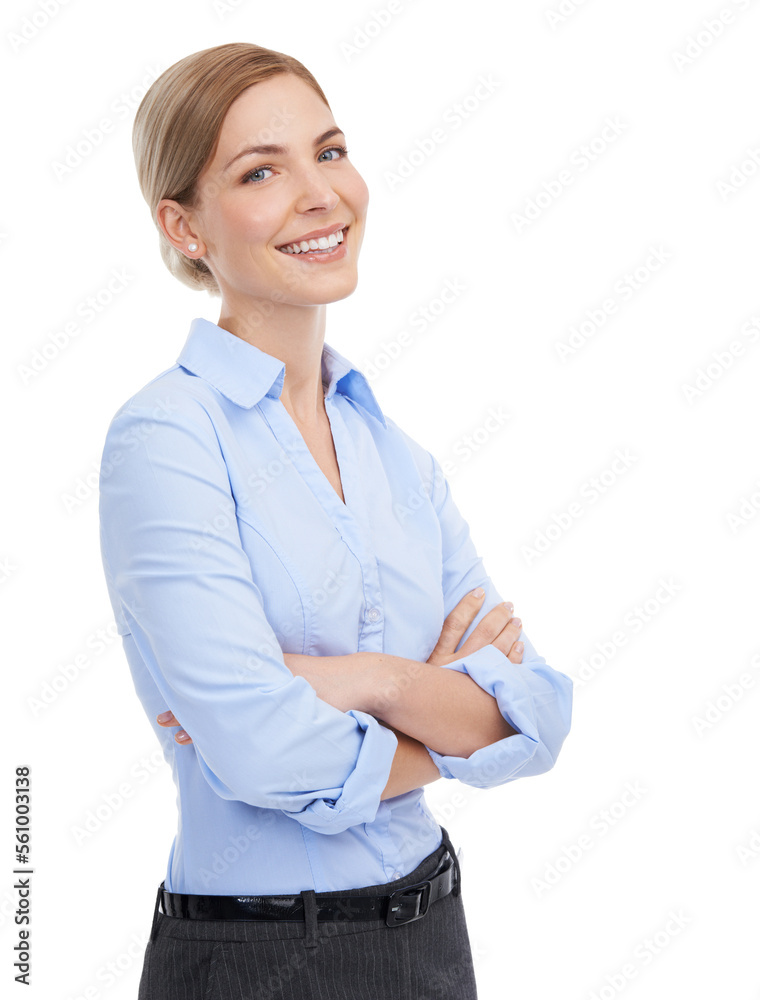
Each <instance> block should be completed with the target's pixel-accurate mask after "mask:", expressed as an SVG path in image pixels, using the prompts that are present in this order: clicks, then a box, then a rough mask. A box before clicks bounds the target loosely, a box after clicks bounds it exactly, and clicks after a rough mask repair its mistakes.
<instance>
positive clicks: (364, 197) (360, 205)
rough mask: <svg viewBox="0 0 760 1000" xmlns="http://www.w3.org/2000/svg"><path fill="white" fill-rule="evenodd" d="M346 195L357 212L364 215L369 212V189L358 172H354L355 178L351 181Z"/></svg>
mask: <svg viewBox="0 0 760 1000" xmlns="http://www.w3.org/2000/svg"><path fill="white" fill-rule="evenodd" d="M346 194H347V197H348V200H349V202H350V204H351V205H352V207H353V208H354V210H355V211H356V212H358V213H362V214H363V213H364V212H366V211H367V205H368V204H369V188H368V187H367V185H366V184H365V183H364V178H363V177H362V175H361V174H360V173H359V171H358V170H354V173H353V176H352V177H351V179H350V181H349V184H348V187H347V191H346Z"/></svg>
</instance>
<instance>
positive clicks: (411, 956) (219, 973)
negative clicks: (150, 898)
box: [138, 830, 477, 1000]
mask: <svg viewBox="0 0 760 1000" xmlns="http://www.w3.org/2000/svg"><path fill="white" fill-rule="evenodd" d="M442 833H443V842H442V843H441V846H440V847H438V848H437V849H436V850H435V851H433V853H432V854H429V855H428V856H427V857H426V858H424V859H423V861H421V862H420V864H419V865H418V867H417V868H415V870H414V871H413V872H410V873H409V874H408V875H406V876H404V878H400V879H396V880H395V881H393V882H387V883H385V884H384V885H382V886H371V887H367V888H363V889H351V890H345V891H344V892H343V893H342V895H346V896H355V895H358V896H362V895H372V894H373V893H375V892H382V893H384V894H385V893H390V892H393V891H394V890H395V889H400V888H402V887H403V886H406V885H412V884H413V883H415V882H419V881H421V880H422V879H424V878H426V877H427V876H428V875H430V874H431V873H432V872H434V871H435V869H436V867H437V866H438V863H439V861H440V859H441V857H442V856H443V854H444V852H445V851H446V850H447V849H448V850H449V852H450V853H451V855H452V857H453V858H454V867H455V888H454V889H453V891H452V892H450V893H449V894H448V896H444V897H443V899H439V900H438V901H437V902H435V903H433V904H432V905H431V906H430V908H429V909H428V912H427V914H426V915H425V916H424V917H422V918H421V919H419V920H414V921H411V922H410V923H407V924H401V925H400V926H398V927H387V926H386V925H385V924H384V923H375V922H374V921H372V922H370V921H366V922H365V921H360V920H336V921H332V920H330V921H320V922H317V920H316V919H315V918H314V917H313V916H312V915H311V914H312V913H313V907H312V906H310V905H309V902H310V900H309V898H308V897H309V896H311V897H312V899H318V898H319V897H320V895H321V894H320V893H316V894H315V893H313V892H312V891H311V890H306V891H304V893H303V895H304V903H305V913H306V915H305V918H304V921H303V922H300V921H279V920H187V919H183V918H181V917H167V916H166V915H165V914H164V913H162V912H161V910H160V909H159V908H158V906H156V909H155V911H154V915H153V925H152V928H151V939H150V942H149V943H148V946H147V948H146V950H145V960H144V964H143V970H142V977H141V979H140V990H139V993H138V1000H285V998H287V1000H477V989H476V985H475V973H474V970H473V962H472V952H471V950H470V940H469V937H468V933H467V924H466V922H465V914H464V907H463V905H462V896H461V873H460V870H459V863H458V861H457V859H456V852H455V850H454V847H453V845H452V843H451V841H450V840H449V837H448V833H447V832H446V830H442ZM325 895H327V894H325Z"/></svg>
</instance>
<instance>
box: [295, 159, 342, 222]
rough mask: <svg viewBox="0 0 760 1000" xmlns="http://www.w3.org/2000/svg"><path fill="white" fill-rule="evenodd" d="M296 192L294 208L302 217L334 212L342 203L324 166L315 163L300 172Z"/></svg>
mask: <svg viewBox="0 0 760 1000" xmlns="http://www.w3.org/2000/svg"><path fill="white" fill-rule="evenodd" d="M296 190H297V191H298V195H297V197H296V201H295V205H294V208H295V210H296V212H299V213H300V214H302V215H306V214H308V213H309V212H329V211H332V209H334V208H335V207H336V205H337V204H338V202H339V201H340V196H339V195H338V193H337V192H336V191H335V188H334V187H333V185H332V183H331V182H330V178H329V177H328V176H327V172H326V169H325V166H324V165H323V164H319V163H314V164H311V165H310V166H308V167H305V168H304V169H303V170H301V171H299V173H298V175H297V180H296Z"/></svg>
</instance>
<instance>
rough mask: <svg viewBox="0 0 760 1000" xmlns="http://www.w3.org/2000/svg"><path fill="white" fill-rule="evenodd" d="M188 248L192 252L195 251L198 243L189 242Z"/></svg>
mask: <svg viewBox="0 0 760 1000" xmlns="http://www.w3.org/2000/svg"><path fill="white" fill-rule="evenodd" d="M187 249H188V250H189V251H190V253H195V251H196V250H197V249H198V244H197V243H188V244H187Z"/></svg>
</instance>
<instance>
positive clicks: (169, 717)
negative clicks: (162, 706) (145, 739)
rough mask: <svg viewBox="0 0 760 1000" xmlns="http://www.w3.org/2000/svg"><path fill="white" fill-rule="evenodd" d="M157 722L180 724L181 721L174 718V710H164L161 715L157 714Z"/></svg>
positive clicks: (161, 723) (169, 724)
mask: <svg viewBox="0 0 760 1000" xmlns="http://www.w3.org/2000/svg"><path fill="white" fill-rule="evenodd" d="M156 722H157V723H158V724H159V726H179V725H180V723H179V722H178V721H177V719H175V718H174V715H173V713H172V712H162V713H161V714H160V715H157V716H156Z"/></svg>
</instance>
